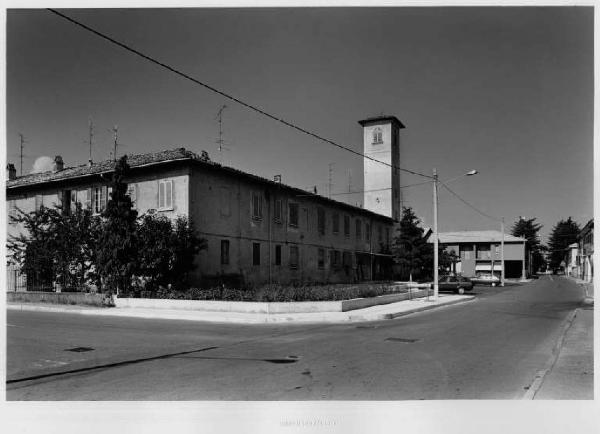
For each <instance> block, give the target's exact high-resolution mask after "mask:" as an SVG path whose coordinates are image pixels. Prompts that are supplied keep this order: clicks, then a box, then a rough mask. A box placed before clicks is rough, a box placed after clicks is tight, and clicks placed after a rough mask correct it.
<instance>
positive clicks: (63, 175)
mask: <svg viewBox="0 0 600 434" xmlns="http://www.w3.org/2000/svg"><path fill="white" fill-rule="evenodd" d="M177 160H190V161H194V162H196V163H199V164H207V165H210V166H212V167H214V168H218V169H221V170H223V171H226V172H229V173H232V174H235V175H238V176H243V177H246V178H248V179H252V180H254V181H257V182H262V183H269V184H275V185H277V186H280V187H284V188H287V189H291V190H294V191H295V192H296V193H299V194H300V195H302V196H307V197H314V198H317V199H319V200H323V201H326V202H330V203H333V204H336V205H339V206H343V207H345V208H348V209H353V210H354V211H356V212H361V213H365V214H370V215H374V216H377V217H379V218H383V219H388V220H390V221H391V220H392V219H391V218H390V217H387V216H384V215H381V214H377V213H374V212H372V211H369V210H367V209H364V208H359V207H356V206H353V205H350V204H347V203H345V202H339V201H337V200H334V199H329V198H326V197H324V196H320V195H318V194H315V193H312V192H310V191H306V190H302V189H300V188H297V187H293V186H290V185H286V184H283V183H279V182H277V183H276V182H274V181H271V180H270V179H266V178H263V177H260V176H257V175H253V174H251V173H247V172H243V171H241V170H238V169H234V168H232V167H227V166H222V165H221V164H218V163H215V162H212V161H211V160H210V159H209V158H208V154H206V153H205V152H203V153H202V155H198V154H196V153H194V152H192V151H188V150H187V149H185V148H175V149H170V150H164V151H160V152H149V153H146V154H131V155H128V156H127V164H129V167H131V168H135V167H142V166H147V165H150V164H160V163H168V162H171V161H177ZM114 167H115V162H114V161H113V160H105V161H101V162H98V163H93V164H92V165H91V166H90V165H87V164H84V165H80V166H75V167H65V168H64V169H63V170H60V171H58V172H53V171H48V172H41V173H32V174H29V175H25V176H19V177H17V178H16V179H14V180H11V181H7V182H6V188H7V189H10V188H16V187H26V186H34V185H36V184H42V183H47V182H54V181H61V180H67V179H71V178H78V177H83V176H89V175H95V174H96V175H97V174H100V173H107V172H112V171H113V170H114Z"/></svg>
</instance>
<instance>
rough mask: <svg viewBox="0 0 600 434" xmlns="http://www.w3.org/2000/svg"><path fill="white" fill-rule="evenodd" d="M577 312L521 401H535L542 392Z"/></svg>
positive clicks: (569, 318) (570, 316)
mask: <svg viewBox="0 0 600 434" xmlns="http://www.w3.org/2000/svg"><path fill="white" fill-rule="evenodd" d="M577 311H579V309H575V310H574V311H573V312H571V313H570V314H569V316H568V317H567V319H566V321H565V323H564V325H563V327H562V331H561V334H560V337H559V338H558V341H556V344H554V347H553V348H552V355H551V356H550V358H549V359H548V361H547V362H546V367H545V368H544V369H542V370H540V371H538V372H537V373H536V375H535V378H534V380H533V382H532V383H531V385H530V386H529V389H527V392H525V394H524V395H523V397H522V398H521V399H526V400H533V399H534V398H535V394H536V393H537V392H538V391H539V390H540V388H541V387H542V384H543V383H544V378H545V377H546V375H548V373H549V372H550V371H552V368H554V365H555V364H556V361H557V360H558V356H559V355H560V351H561V349H562V345H563V342H564V340H565V336H566V335H567V331H568V330H569V328H571V325H572V324H573V320H574V319H575V317H576V316H577Z"/></svg>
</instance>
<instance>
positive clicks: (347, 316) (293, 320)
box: [7, 295, 475, 324]
mask: <svg viewBox="0 0 600 434" xmlns="http://www.w3.org/2000/svg"><path fill="white" fill-rule="evenodd" d="M460 297H461V298H459V299H453V300H448V301H443V299H442V301H438V302H437V303H433V302H432V303H431V304H423V305H421V306H416V307H412V308H408V309H406V307H407V306H404V310H403V307H402V305H400V306H393V304H395V303H392V304H386V305H380V306H371V307H368V308H365V309H359V310H354V311H349V312H330V313H325V314H324V313H304V314H295V315H294V314H285V313H284V314H256V313H255V314H240V313H236V312H231V313H229V314H227V313H223V312H206V311H198V312H189V311H188V312H186V311H166V310H164V309H155V310H150V309H148V310H138V311H136V309H135V308H121V309H119V308H111V309H108V308H107V309H93V308H90V309H81V308H79V309H78V308H73V309H67V308H61V307H55V306H48V307H45V306H37V305H34V306H27V305H25V304H20V305H15V304H12V305H7V309H12V310H21V311H24V310H25V311H27V310H29V311H41V312H61V313H75V314H80V315H96V316H115V317H125V318H146V319H165V320H178V321H198V322H212V323H229V324H309V323H345V322H364V321H380V320H389V319H394V318H398V317H401V316H405V315H410V314H413V313H417V312H422V311H426V310H431V309H436V308H442V307H444V306H450V305H455V304H459V303H464V302H467V301H472V300H473V299H474V298H475V296H474V295H463V296H460ZM416 300H419V299H416ZM421 300H422V302H423V303H426V302H425V298H422V299H421ZM413 301H414V300H413ZM397 303H399V304H400V303H405V301H400V302H397ZM390 309H391V310H392V311H391V312H390V311H388V312H385V311H384V312H381V311H380V310H390ZM394 309H395V310H396V311H393V310H394ZM361 310H362V311H363V312H360V311H361Z"/></svg>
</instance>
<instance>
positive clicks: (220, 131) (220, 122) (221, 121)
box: [216, 104, 229, 163]
mask: <svg viewBox="0 0 600 434" xmlns="http://www.w3.org/2000/svg"><path fill="white" fill-rule="evenodd" d="M226 108H227V106H226V105H225V104H223V105H222V106H221V108H220V109H219V111H218V112H217V117H216V119H217V120H218V122H219V138H218V139H217V144H218V145H219V148H218V149H219V162H220V163H223V150H226V151H228V150H229V148H227V147H225V146H223V144H224V143H225V140H223V111H224V110H225V109H226Z"/></svg>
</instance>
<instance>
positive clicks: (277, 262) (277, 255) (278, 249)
mask: <svg viewBox="0 0 600 434" xmlns="http://www.w3.org/2000/svg"><path fill="white" fill-rule="evenodd" d="M275 265H281V246H280V245H279V244H278V245H276V246H275Z"/></svg>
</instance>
